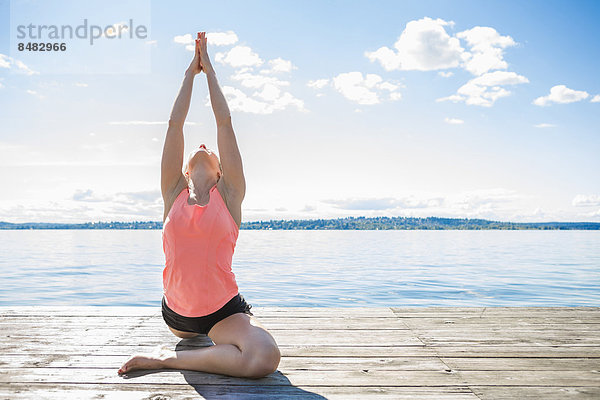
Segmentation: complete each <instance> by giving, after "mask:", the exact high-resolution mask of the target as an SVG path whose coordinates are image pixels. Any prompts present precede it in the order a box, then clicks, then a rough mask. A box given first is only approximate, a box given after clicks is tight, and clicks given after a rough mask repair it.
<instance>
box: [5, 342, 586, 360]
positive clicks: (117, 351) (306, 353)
mask: <svg viewBox="0 0 600 400" xmlns="http://www.w3.org/2000/svg"><path fill="white" fill-rule="evenodd" d="M164 346H165V347H167V348H169V349H172V350H193V349H197V348H200V347H203V346H202V345H189V344H185V339H182V340H181V342H178V343H175V344H164ZM278 346H279V349H280V350H281V354H282V356H284V357H285V356H294V357H425V356H435V355H437V354H438V351H437V350H435V349H433V348H431V349H430V348H426V347H425V345H420V346H391V347H390V346H353V345H350V346H323V345H320V346H286V345H282V344H278ZM161 347H162V346H161ZM155 348H156V346H151V345H147V344H145V343H139V344H137V345H130V346H123V345H119V344H115V345H103V346H82V345H78V344H77V343H72V344H61V345H54V346H48V345H43V344H42V345H40V344H31V345H20V344H9V345H5V346H2V354H23V353H28V354H58V355H60V354H71V355H121V356H128V355H130V354H134V353H147V352H151V351H152V350H153V349H155ZM523 349H526V348H525V347H523ZM463 350H464V349H463ZM588 351H589V350H588ZM569 354H571V357H578V356H579V357H581V355H578V353H576V352H574V351H572V352H570V353H569ZM572 354H576V355H572Z"/></svg>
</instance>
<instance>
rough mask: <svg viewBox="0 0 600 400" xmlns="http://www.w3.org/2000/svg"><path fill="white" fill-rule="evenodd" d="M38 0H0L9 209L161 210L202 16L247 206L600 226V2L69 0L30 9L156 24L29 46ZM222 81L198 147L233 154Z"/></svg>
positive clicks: (14, 214) (18, 218)
mask: <svg viewBox="0 0 600 400" xmlns="http://www.w3.org/2000/svg"><path fill="white" fill-rule="evenodd" d="M33 3H34V4H35V2H33ZM28 4H31V3H30V2H20V1H13V2H9V1H6V0H0V13H1V14H0V15H1V17H0V18H1V23H0V117H1V120H2V128H1V130H0V165H1V168H0V180H1V182H2V190H1V191H0V220H3V221H10V222H25V221H40V222H52V221H55V222H81V221H97V220H102V221H111V220H120V221H128V220H160V219H161V217H162V207H163V206H162V200H161V196H160V191H159V181H160V156H161V151H162V144H163V140H164V136H165V131H166V121H167V120H168V117H169V114H170V111H171V107H172V104H173V101H174V99H175V96H176V95H177V91H178V89H179V86H180V83H181V80H182V77H183V72H184V71H185V69H186V68H187V66H188V64H189V62H190V59H191V56H192V53H191V51H189V50H187V49H186V47H187V46H188V44H189V40H190V37H189V36H186V35H191V34H194V33H195V32H197V31H200V30H204V31H206V32H208V39H209V54H210V56H211V58H212V60H213V65H214V66H215V69H216V71H217V75H218V78H219V82H220V84H221V87H222V88H223V91H224V93H225V95H226V97H227V98H228V100H229V105H230V108H231V112H232V119H233V123H234V129H235V131H236V135H237V138H238V145H239V147H240V151H241V153H242V159H243V162H244V171H245V176H246V181H247V192H246V197H245V199H244V203H243V205H242V208H243V210H242V218H243V220H244V221H255V220H264V219H291V218H303V219H304V218H306V219H312V218H337V217H342V216H359V215H364V216H419V217H426V216H442V217H460V218H465V217H466V218H486V219H494V220H502V221H600V179H599V178H600V177H599V171H600V157H598V154H600V135H599V134H600V132H599V129H598V126H599V122H600V121H599V120H600V81H599V79H598V76H597V69H598V63H599V61H600V60H599V57H600V51H599V50H600V45H599V44H598V42H597V40H595V38H597V37H600V27H599V26H598V24H597V23H596V22H597V20H598V19H599V17H600V5H599V3H598V2H592V1H590V2H582V1H580V2H567V1H562V2H558V1H543V2H542V1H528V2H521V1H501V2H500V1H487V2H475V1H472V2H467V1H460V2H457V1H455V2H449V1H440V2H438V1H419V2H410V3H409V2H397V1H393V2H392V1H390V2H384V1H377V2H366V1H339V2H338V1H335V2H334V1H328V2H323V1H318V2H317V1H314V2H301V3H297V2H296V3H293V2H275V1H273V2H265V1H258V2H252V3H248V2H242V1H229V2H205V3H198V2H191V1H190V2H158V1H152V2H148V1H133V0H131V1H128V2H114V3H111V2H90V3H84V4H85V6H82V5H79V6H77V7H76V6H73V4H75V3H72V2H66V1H57V2H53V3H51V4H52V6H46V9H39V8H36V9H37V10H38V11H36V12H32V11H28V12H27V14H26V18H27V20H28V21H30V22H31V23H34V24H65V23H70V24H79V23H81V21H82V20H83V19H84V18H88V19H89V20H90V22H91V23H97V24H99V25H103V26H104V25H113V26H115V27H117V26H118V24H125V25H126V24H127V21H128V20H129V19H130V18H133V19H134V21H135V20H137V21H138V23H146V22H147V25H148V28H149V35H148V37H147V38H145V39H132V40H129V41H125V40H120V41H119V40H113V41H108V40H107V39H106V38H101V39H99V40H98V41H97V43H96V44H94V45H93V46H89V45H88V44H87V43H84V41H82V40H79V41H77V40H76V39H75V40H72V41H70V42H68V45H69V48H70V49H71V51H69V52H66V53H62V54H60V53H56V54H46V55H44V56H45V57H46V58H42V57H41V56H40V53H32V52H21V53H19V52H18V51H16V50H15V46H16V43H17V42H18V40H17V39H15V37H14V35H15V32H13V29H14V27H13V26H11V25H14V24H15V21H17V20H19V19H23V18H25V17H24V15H25V14H24V12H22V10H24V9H26V8H27V7H28ZM76 4H79V3H76ZM11 6H12V11H13V14H12V16H11V12H10V9H11ZM207 94H208V90H207V86H206V78H205V76H204V75H200V76H198V77H196V80H195V83H194V94H193V98H192V105H191V108H190V112H189V114H188V119H187V121H188V122H189V124H187V125H186V127H185V129H184V131H185V139H186V154H187V153H188V152H189V151H191V150H192V149H193V148H194V147H196V146H197V145H198V144H200V143H206V144H207V145H208V146H209V147H211V148H213V149H215V150H218V149H217V142H216V128H215V124H214V117H213V116H212V111H211V108H210V107H209V105H208V103H207V99H208V98H207Z"/></svg>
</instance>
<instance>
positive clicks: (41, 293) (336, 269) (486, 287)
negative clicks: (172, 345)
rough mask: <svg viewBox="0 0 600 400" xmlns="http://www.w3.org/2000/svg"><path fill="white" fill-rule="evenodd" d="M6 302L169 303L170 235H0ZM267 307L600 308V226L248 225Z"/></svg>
mask: <svg viewBox="0 0 600 400" xmlns="http://www.w3.org/2000/svg"><path fill="white" fill-rule="evenodd" d="M0 241H1V242H0V243H1V244H2V252H1V254H0V305H2V306H7V305H94V306H100V305H110V306H115V305H118V306H123V305H127V306H130V305H136V306H137V305H139V306H155V307H160V300H161V296H162V269H163V265H164V254H163V253H162V242H161V231H159V230H151V231H141V230H23V231H0ZM233 271H234V273H235V275H236V279H237V282H238V286H239V288H240V293H242V294H243V295H244V297H245V298H246V300H247V301H248V302H249V303H250V304H252V305H253V306H256V307H261V306H284V307H285V306H310V307H327V306H330V307H355V306H370V307H371V306H372V307H379V306H398V307H402V306H413V307H414V306H580V305H584V306H599V305H600V232H598V231H251V230H241V231H240V235H239V238H238V242H237V246H236V250H235V254H234V257H233Z"/></svg>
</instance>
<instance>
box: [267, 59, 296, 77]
mask: <svg viewBox="0 0 600 400" xmlns="http://www.w3.org/2000/svg"><path fill="white" fill-rule="evenodd" d="M269 65H270V66H271V68H270V69H263V70H262V71H260V72H261V73H262V74H270V73H277V72H291V71H292V70H293V69H297V68H298V67H296V66H295V65H294V64H292V62H291V61H289V60H284V59H283V58H281V57H277V58H276V59H274V60H269Z"/></svg>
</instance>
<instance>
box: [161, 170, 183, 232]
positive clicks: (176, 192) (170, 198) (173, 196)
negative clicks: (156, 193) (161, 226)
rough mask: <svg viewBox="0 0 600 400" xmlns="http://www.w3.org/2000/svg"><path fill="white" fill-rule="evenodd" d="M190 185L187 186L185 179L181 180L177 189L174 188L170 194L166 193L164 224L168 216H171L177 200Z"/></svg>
mask: <svg viewBox="0 0 600 400" xmlns="http://www.w3.org/2000/svg"><path fill="white" fill-rule="evenodd" d="M187 187H188V185H187V181H186V180H185V178H184V179H179V181H177V184H176V185H175V187H174V188H173V190H172V191H171V192H170V193H166V196H165V197H163V203H164V214H163V222H164V221H165V220H166V219H167V216H168V215H169V211H171V207H173V204H175V200H177V198H178V197H179V196H180V195H181V193H182V192H184V191H185V190H186V189H187Z"/></svg>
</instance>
